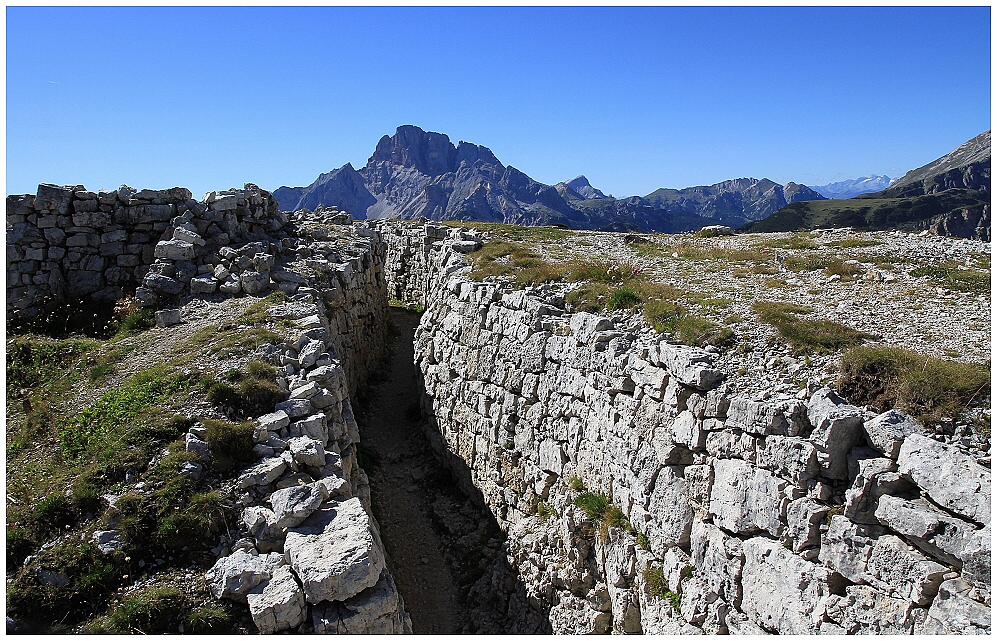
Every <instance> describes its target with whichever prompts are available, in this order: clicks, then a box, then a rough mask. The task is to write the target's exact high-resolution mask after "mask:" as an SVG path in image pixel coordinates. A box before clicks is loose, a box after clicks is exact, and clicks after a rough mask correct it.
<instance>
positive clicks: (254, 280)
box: [239, 271, 270, 294]
mask: <svg viewBox="0 0 997 641" xmlns="http://www.w3.org/2000/svg"><path fill="white" fill-rule="evenodd" d="M239 284H240V285H241V286H242V291H244V292H246V293H247V294H258V293H260V292H262V291H265V290H267V289H270V274H269V273H267V272H254V271H246V272H242V274H240V275H239Z"/></svg>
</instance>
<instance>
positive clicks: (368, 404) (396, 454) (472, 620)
mask: <svg viewBox="0 0 997 641" xmlns="http://www.w3.org/2000/svg"><path fill="white" fill-rule="evenodd" d="M391 319H392V321H393V323H394V325H395V329H396V330H397V331H396V332H395V333H394V337H393V339H392V345H391V346H390V359H389V361H388V363H386V364H385V366H384V367H383V368H382V371H381V372H380V377H379V378H380V380H376V381H375V382H373V384H372V385H371V387H370V389H368V390H367V393H366V394H365V395H364V396H365V398H364V399H363V401H362V402H361V404H360V407H361V413H360V415H359V416H358V419H359V422H360V432H361V446H360V448H359V458H360V464H361V465H362V466H363V468H364V469H365V470H366V472H367V474H368V476H369V478H370V484H371V502H372V504H373V510H374V516H375V517H376V518H377V520H378V523H379V524H380V527H381V538H382V540H383V542H384V547H385V551H386V552H387V555H388V567H389V569H390V570H391V573H392V574H393V575H394V578H395V582H396V583H397V585H398V590H399V591H400V592H401V594H402V597H403V598H404V599H405V608H406V609H407V610H408V612H409V614H410V615H411V617H412V628H413V631H414V632H415V633H416V634H446V633H458V632H474V631H479V630H481V629H482V623H483V621H482V618H485V619H492V620H496V619H500V618H503V617H504V612H502V613H501V615H500V616H499V617H496V616H495V615H496V614H499V612H496V611H495V610H496V609H498V610H504V609H505V608H507V607H508V605H509V602H508V599H502V598H499V599H494V598H487V597H486V598H484V599H481V598H475V597H474V596H472V593H475V592H480V590H475V589H474V588H473V586H474V584H475V583H476V582H478V580H479V579H480V578H482V576H483V575H485V574H490V573H491V572H492V571H493V568H494V566H495V565H496V563H495V561H496V560H500V558H499V557H500V548H501V543H502V541H503V534H502V532H501V530H500V529H499V528H498V525H497V524H496V523H495V521H494V519H493V518H491V515H490V514H489V513H488V512H487V511H485V510H484V509H483V508H481V507H479V506H477V505H475V504H474V503H473V502H472V501H471V499H469V498H468V497H466V496H464V495H463V494H462V493H461V492H460V491H459V490H458V489H457V486H456V484H455V483H454V481H453V478H452V476H451V475H450V473H449V472H448V471H447V470H446V469H444V467H443V465H442V464H441V463H440V462H439V461H438V460H437V459H436V458H435V457H434V455H433V452H432V449H431V447H430V445H429V441H428V440H427V438H426V436H425V434H424V433H423V427H422V418H421V415H420V411H419V400H420V391H419V386H418V379H417V377H416V373H415V367H414V365H413V353H414V350H413V344H412V342H413V339H414V336H415V328H416V326H417V325H418V323H419V315H418V314H415V313H412V312H407V311H405V310H400V309H395V308H392V309H391ZM486 580H487V579H486ZM483 601H484V602H483ZM496 601H497V602H496ZM483 609H484V610H492V612H487V613H486V612H482V610H483ZM489 615H491V616H489Z"/></svg>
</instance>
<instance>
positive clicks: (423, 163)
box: [367, 125, 457, 176]
mask: <svg viewBox="0 0 997 641" xmlns="http://www.w3.org/2000/svg"><path fill="white" fill-rule="evenodd" d="M456 159H457V148H456V147H454V146H453V143H451V142H450V137H449V136H447V135H446V134H441V133H437V132H435V131H424V130H423V129H421V128H419V127H416V126H415V125H402V126H400V127H398V128H397V129H396V130H395V135H393V136H387V135H385V136H382V137H381V139H380V140H379V141H378V142H377V147H376V148H375V149H374V154H373V155H372V156H371V157H370V159H369V160H368V161H367V167H371V166H372V165H374V164H375V163H382V162H385V163H389V164H391V165H396V166H401V167H413V168H415V169H417V170H419V171H420V172H422V173H424V174H427V175H430V176H438V175H440V174H445V173H447V172H448V171H453V170H454V167H455V161H456Z"/></svg>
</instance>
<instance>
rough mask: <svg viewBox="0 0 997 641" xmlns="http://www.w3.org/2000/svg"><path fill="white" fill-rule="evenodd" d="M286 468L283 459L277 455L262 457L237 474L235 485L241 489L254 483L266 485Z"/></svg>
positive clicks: (254, 484) (278, 476)
mask: <svg viewBox="0 0 997 641" xmlns="http://www.w3.org/2000/svg"><path fill="white" fill-rule="evenodd" d="M286 469H287V463H285V462H284V459H282V458H280V457H279V456H278V457H274V458H267V459H263V460H262V461H260V462H259V463H257V464H256V465H254V466H253V467H251V468H249V469H248V470H246V471H245V472H243V473H242V475H241V476H239V479H238V481H237V483H236V484H237V486H238V487H239V489H241V490H245V489H248V488H251V487H253V486H256V485H267V484H268V483H273V482H274V481H276V480H277V479H278V478H280V475H281V474H283V473H284V470H286Z"/></svg>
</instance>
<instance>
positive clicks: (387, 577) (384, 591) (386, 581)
mask: <svg viewBox="0 0 997 641" xmlns="http://www.w3.org/2000/svg"><path fill="white" fill-rule="evenodd" d="M312 623H313V626H314V629H315V633H316V634H411V633H412V621H411V619H410V618H409V616H408V613H406V612H405V607H404V603H403V602H402V598H401V595H400V594H398V588H397V587H395V581H394V579H393V578H392V577H391V574H390V573H389V572H388V571H387V570H383V571H382V572H381V576H380V577H379V578H378V580H377V583H376V584H374V585H373V586H372V587H369V588H367V589H365V590H364V591H363V592H361V593H360V594H358V595H356V596H354V597H350V598H349V599H346V600H345V601H343V602H341V603H329V602H323V603H320V604H318V605H317V606H315V607H313V608H312Z"/></svg>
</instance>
